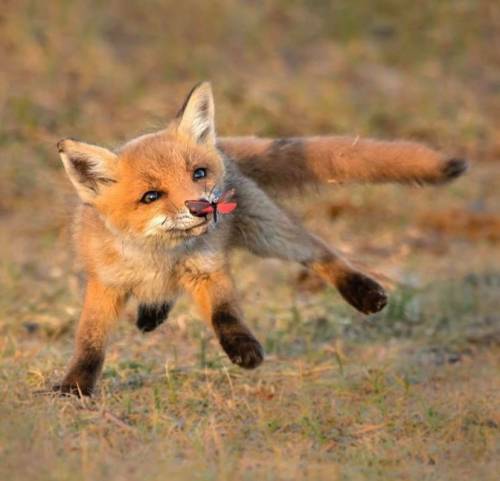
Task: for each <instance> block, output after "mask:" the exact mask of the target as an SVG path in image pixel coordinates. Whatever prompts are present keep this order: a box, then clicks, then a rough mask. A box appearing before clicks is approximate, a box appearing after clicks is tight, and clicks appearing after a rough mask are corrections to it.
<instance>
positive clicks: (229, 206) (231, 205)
mask: <svg viewBox="0 0 500 481" xmlns="http://www.w3.org/2000/svg"><path fill="white" fill-rule="evenodd" d="M237 205H238V204H236V202H222V203H219V204H217V211H218V212H220V213H221V214H229V213H231V212H233V210H234V209H236V206H237Z"/></svg>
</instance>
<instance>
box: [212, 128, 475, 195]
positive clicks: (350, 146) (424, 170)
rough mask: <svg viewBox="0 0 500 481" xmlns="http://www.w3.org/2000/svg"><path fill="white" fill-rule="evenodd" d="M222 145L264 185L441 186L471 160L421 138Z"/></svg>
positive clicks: (222, 141) (246, 140)
mask: <svg viewBox="0 0 500 481" xmlns="http://www.w3.org/2000/svg"><path fill="white" fill-rule="evenodd" d="M217 143H218V147H219V148H220V149H221V150H222V151H223V152H224V153H225V154H227V155H228V156H229V157H231V158H232V159H233V160H234V161H235V162H236V163H237V164H238V166H239V168H240V169H241V171H242V172H243V173H244V174H245V175H246V176H248V177H250V178H252V179H254V180H255V181H256V182H257V183H258V184H259V185H260V186H261V187H263V188H269V189H287V188H290V187H302V186H306V185H307V184H325V183H344V182H370V183H377V182H399V183H405V184H440V183H444V182H447V181H449V180H452V179H454V178H456V177H458V176H460V175H462V174H463V173H464V172H465V170H466V169H467V162H466V161H465V160H462V159H456V158H448V157H445V156H443V155H442V154H441V153H439V152H437V151H435V150H433V149H431V148H429V147H427V146H425V145H423V144H419V143H416V142H405V141H390V142H389V141H379V140H371V139H361V138H359V137H356V138H354V137H341V136H327V137H292V138H283V139H269V138H259V137H221V138H219V139H218V141H217Z"/></svg>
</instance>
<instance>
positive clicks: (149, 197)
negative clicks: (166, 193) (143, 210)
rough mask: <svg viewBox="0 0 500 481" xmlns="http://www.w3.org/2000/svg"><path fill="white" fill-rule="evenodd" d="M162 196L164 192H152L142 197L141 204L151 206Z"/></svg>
mask: <svg viewBox="0 0 500 481" xmlns="http://www.w3.org/2000/svg"><path fill="white" fill-rule="evenodd" d="M162 195H163V192H159V191H157V190H150V191H148V192H146V193H145V194H144V195H143V196H142V198H141V202H142V203H143V204H151V202H154V201H155V200H158V199H159V198H160V197H161V196H162Z"/></svg>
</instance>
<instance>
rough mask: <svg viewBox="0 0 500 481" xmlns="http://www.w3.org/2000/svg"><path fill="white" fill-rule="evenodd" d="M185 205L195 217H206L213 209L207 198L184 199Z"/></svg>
mask: <svg viewBox="0 0 500 481" xmlns="http://www.w3.org/2000/svg"><path fill="white" fill-rule="evenodd" d="M185 205H186V207H187V208H188V210H189V212H190V214H191V215H194V216H196V217H206V216H207V215H208V214H210V213H211V212H213V210H214V209H213V206H212V204H211V203H210V202H209V201H208V200H203V199H200V200H186V202H185Z"/></svg>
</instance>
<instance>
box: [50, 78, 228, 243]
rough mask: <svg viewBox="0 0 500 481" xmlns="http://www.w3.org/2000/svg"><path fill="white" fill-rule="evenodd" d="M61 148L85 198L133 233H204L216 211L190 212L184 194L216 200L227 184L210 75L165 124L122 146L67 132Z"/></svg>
mask: <svg viewBox="0 0 500 481" xmlns="http://www.w3.org/2000/svg"><path fill="white" fill-rule="evenodd" d="M58 149H59V153H60V155H61V159H62V161H63V164H64V167H65V169H66V172H67V174H68V176H69V178H70V180H71V182H72V183H73V185H74V186H75V188H76V190H77V192H78V194H79V196H80V198H81V199H82V200H83V202H84V203H86V204H90V205H92V206H94V207H95V208H96V209H97V210H98V212H99V213H100V214H101V216H102V217H103V218H104V220H105V221H106V223H107V224H108V225H110V226H112V227H113V228H114V229H117V230H119V231H121V232H123V233H124V234H127V235H129V236H134V237H155V236H165V237H166V238H168V239H170V240H172V241H175V240H181V239H183V238H186V237H191V236H197V235H200V234H203V233H205V232H206V231H207V230H208V227H209V224H210V223H211V221H212V216H211V214H208V215H207V216H203V217H200V216H199V215H196V213H191V212H190V210H189V209H188V207H187V206H186V201H188V200H197V199H204V200H213V196H214V195H218V194H217V193H216V192H219V193H220V192H221V191H222V189H223V188H224V173H225V172H224V162H223V159H222V157H221V155H220V153H219V152H218V151H217V149H216V146H215V127H214V101H213V95H212V90H211V87H210V84H209V83H208V82H205V83H202V84H200V85H198V86H196V87H195V88H194V89H193V90H192V91H191V93H190V94H189V95H188V97H187V99H186V101H185V102H184V105H183V107H182V108H181V110H180V112H179V114H178V115H177V117H176V119H175V120H174V121H172V122H171V123H170V125H169V126H168V127H167V128H166V129H165V130H162V131H160V132H157V133H154V134H147V135H144V136H142V137H139V138H137V139H134V140H132V141H130V142H128V143H127V144H125V146H123V147H122V148H121V149H120V150H118V151H117V152H112V151H110V150H107V149H105V148H102V147H97V146H95V145H90V144H87V143H83V142H77V141H75V140H71V139H64V140H61V141H60V142H59V143H58Z"/></svg>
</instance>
